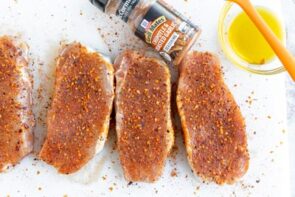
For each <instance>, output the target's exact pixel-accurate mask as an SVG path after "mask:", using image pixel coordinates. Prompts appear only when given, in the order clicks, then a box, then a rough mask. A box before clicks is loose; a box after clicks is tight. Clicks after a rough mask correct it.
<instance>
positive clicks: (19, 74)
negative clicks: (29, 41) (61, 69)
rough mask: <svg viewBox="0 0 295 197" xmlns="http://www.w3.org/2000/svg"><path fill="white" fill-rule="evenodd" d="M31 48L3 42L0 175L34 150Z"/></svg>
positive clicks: (0, 53) (0, 50) (0, 47)
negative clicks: (30, 67)
mask: <svg viewBox="0 0 295 197" xmlns="http://www.w3.org/2000/svg"><path fill="white" fill-rule="evenodd" d="M27 52H28V47H27V45H26V44H24V43H21V42H19V41H18V40H17V39H15V38H12V37H8V36H3V37H1V38H0V172H1V171H4V170H6V169H7V168H8V167H9V166H11V165H15V164H17V163H18V162H19V161H20V160H21V159H22V158H23V157H24V156H26V155H27V154H29V153H30V152H31V151H32V149H33V127H34V116H33V113H32V80H31V76H30V75H29V72H28V57H27Z"/></svg>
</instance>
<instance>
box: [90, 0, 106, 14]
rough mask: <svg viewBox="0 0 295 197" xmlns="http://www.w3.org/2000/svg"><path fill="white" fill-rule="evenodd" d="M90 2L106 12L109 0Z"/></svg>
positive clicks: (93, 0)
mask: <svg viewBox="0 0 295 197" xmlns="http://www.w3.org/2000/svg"><path fill="white" fill-rule="evenodd" d="M90 2H91V3H92V4H93V5H95V6H96V7H98V8H99V9H100V10H102V11H103V12H104V11H105V8H106V6H107V4H108V2H109V0H90Z"/></svg>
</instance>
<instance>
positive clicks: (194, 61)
mask: <svg viewBox="0 0 295 197" xmlns="http://www.w3.org/2000/svg"><path fill="white" fill-rule="evenodd" d="M177 105H178V110H179V113H180V117H181V122H182V127H183V131H184V137H185V143H186V149H187V154H188V160H189V162H190V165H191V167H192V169H193V170H194V172H195V173H196V174H198V175H199V176H201V177H202V178H204V179H207V180H213V181H215V182H216V183H218V184H223V183H233V182H234V181H236V180H237V179H238V178H240V177H242V176H243V175H244V174H245V173H246V171H247V169H248V164H249V154H248V151H247V137H246V132H245V123H244V119H243V117H242V115H241V112H240V109H239V107H238V105H237V104H236V102H235V100H234V98H233V96H232V94H231V93H230V91H229V89H228V88H227V86H226V85H225V83H224V81H223V77H222V72H221V68H220V63H219V60H218V59H217V58H216V57H215V56H213V55H212V54H210V53H198V52H193V53H190V54H189V55H187V56H186V57H185V59H184V60H183V62H182V64H181V67H180V79H179V85H178V92H177Z"/></svg>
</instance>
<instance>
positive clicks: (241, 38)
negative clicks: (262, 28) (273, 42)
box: [228, 7, 284, 65]
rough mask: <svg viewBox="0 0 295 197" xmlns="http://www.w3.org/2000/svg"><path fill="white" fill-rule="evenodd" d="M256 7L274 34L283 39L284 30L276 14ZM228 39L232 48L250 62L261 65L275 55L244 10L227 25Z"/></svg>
mask: <svg viewBox="0 0 295 197" xmlns="http://www.w3.org/2000/svg"><path fill="white" fill-rule="evenodd" d="M256 9H257V11H258V12H259V14H260V15H261V16H262V18H263V19H264V20H265V21H266V23H267V24H268V25H269V27H270V28H271V29H272V31H273V32H274V33H275V34H276V36H277V37H278V38H279V39H280V40H281V41H283V40H284V30H283V27H282V25H281V23H280V20H279V19H278V18H277V16H276V15H275V14H274V13H273V12H271V11H270V10H268V9H266V8H263V7H257V8H256ZM228 41H229V43H230V46H231V48H232V50H233V51H234V52H235V53H236V54H237V55H238V56H239V57H240V58H241V59H243V60H245V61H246V62H248V63H250V64H255V65H263V64H265V63H267V62H269V61H271V60H272V59H273V58H274V57H275V53H274V52H273V50H272V49H271V47H270V46H269V44H268V43H267V42H266V40H265V39H264V37H263V36H262V35H261V33H260V32H259V30H258V29H257V28H256V26H255V25H254V23H253V22H252V21H251V20H250V19H249V17H248V16H247V15H246V13H244V12H241V13H240V14H238V15H237V16H236V17H235V18H234V19H233V21H232V22H231V24H230V25H229V29H228Z"/></svg>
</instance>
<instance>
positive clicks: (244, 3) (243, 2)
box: [232, 0, 295, 81]
mask: <svg viewBox="0 0 295 197" xmlns="http://www.w3.org/2000/svg"><path fill="white" fill-rule="evenodd" d="M232 1H233V2H235V3H237V4H239V5H240V6H241V8H242V9H243V10H244V11H245V12H246V14H247V15H248V16H249V18H250V19H251V20H252V21H253V23H254V24H255V25H256V27H257V28H258V30H259V31H260V32H261V34H262V35H263V36H264V38H265V39H266V41H267V42H268V43H269V45H270V46H271V48H272V49H273V51H274V52H275V53H276V55H277V56H278V58H279V59H280V60H281V62H282V64H283V65H284V66H285V68H286V70H287V71H288V72H289V74H290V76H291V77H292V79H293V81H295V58H294V56H293V55H292V54H291V53H290V52H289V51H288V50H287V49H286V47H284V45H283V44H282V42H281V41H280V40H279V39H278V38H277V36H276V35H275V34H274V33H273V31H272V30H271V29H270V28H269V26H268V25H267V24H266V23H265V22H264V20H263V18H262V17H261V16H260V15H259V13H258V12H257V11H256V9H255V8H254V6H253V5H252V4H251V2H250V0H232Z"/></svg>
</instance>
